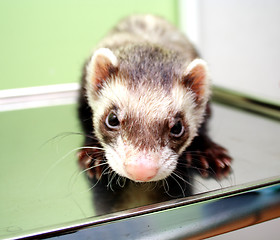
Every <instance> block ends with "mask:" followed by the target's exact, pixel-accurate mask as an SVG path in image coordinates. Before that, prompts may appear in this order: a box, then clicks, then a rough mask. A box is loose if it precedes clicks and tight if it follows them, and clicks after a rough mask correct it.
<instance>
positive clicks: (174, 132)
mask: <svg viewBox="0 0 280 240" xmlns="http://www.w3.org/2000/svg"><path fill="white" fill-rule="evenodd" d="M184 132H185V129H184V126H183V124H182V122H181V120H179V121H177V122H176V123H175V124H174V125H173V127H172V128H171V129H170V135H171V136H173V137H176V138H178V137H181V136H182V135H183V134H184Z"/></svg>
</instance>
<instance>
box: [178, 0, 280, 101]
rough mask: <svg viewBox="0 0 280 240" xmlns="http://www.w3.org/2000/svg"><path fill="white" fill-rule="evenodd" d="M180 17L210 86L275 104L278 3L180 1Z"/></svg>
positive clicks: (279, 89)
mask: <svg viewBox="0 0 280 240" xmlns="http://www.w3.org/2000/svg"><path fill="white" fill-rule="evenodd" d="M180 16H181V27H182V29H183V31H184V32H186V34H187V35H188V36H189V37H190V39H191V40H192V41H193V42H194V43H195V45H196V46H197V48H198V50H199V52H200V53H201V56H202V57H203V58H204V59H206V60H207V61H208V63H209V65H210V70H211V73H212V79H213V82H214V84H216V85H218V86H222V87H226V88H230V89H233V90H236V91H239V92H241V93H243V94H246V95H251V96H253V97H254V98H257V99H260V100H264V101H267V102H272V103H274V104H276V105H278V106H280V1H278V0H245V1H244V0H211V1H209V0H181V1H180Z"/></svg>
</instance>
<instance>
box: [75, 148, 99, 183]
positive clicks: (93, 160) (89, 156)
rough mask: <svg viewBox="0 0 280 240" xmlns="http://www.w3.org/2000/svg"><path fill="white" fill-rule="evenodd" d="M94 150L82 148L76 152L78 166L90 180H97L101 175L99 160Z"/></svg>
mask: <svg viewBox="0 0 280 240" xmlns="http://www.w3.org/2000/svg"><path fill="white" fill-rule="evenodd" d="M96 153H97V151H96V149H91V148H84V149H81V150H80V151H79V152H78V160H79V165H80V167H81V168H82V169H84V170H85V172H86V173H87V175H88V177H89V178H90V179H93V178H96V179H97V180H99V178H100V177H101V173H102V166H100V163H101V160H100V159H98V158H97V157H96V156H95V155H96Z"/></svg>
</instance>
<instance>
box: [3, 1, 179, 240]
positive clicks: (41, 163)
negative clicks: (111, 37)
mask: <svg viewBox="0 0 280 240" xmlns="http://www.w3.org/2000/svg"><path fill="white" fill-rule="evenodd" d="M133 13H154V14H157V15H161V16H164V17H165V18H167V19H168V20H170V21H171V22H173V23H175V24H176V23H177V1H174V0H164V1H162V0H153V1H150V0H121V1H116V0H110V1H109V0H103V1H100V0H99V1H97V0H67V1H66V0H59V1H57V0H44V1H43V0H1V1H0V19H1V20H0V31H1V37H0V76H1V80H0V90H1V89H11V88H22V87H31V86H43V85H50V84H60V83H74V82H78V81H79V78H80V75H81V68H82V65H83V63H84V61H85V59H86V58H87V57H88V56H89V54H90V53H91V51H92V49H93V48H94V46H95V44H96V43H97V42H98V40H99V39H101V38H102V36H104V34H106V32H107V31H108V30H109V29H110V28H111V27H112V26H113V25H114V24H115V23H116V22H117V21H118V20H119V19H120V18H123V17H125V16H127V15H130V14H133ZM0 95H1V92H0ZM0 126H1V127H0V146H1V151H0V162H1V168H0V199H1V200H0V239H2V238H5V237H15V236H22V235H24V234H32V233H35V232H38V230H43V229H49V228H56V227H57V226H59V225H60V226H61V225H63V224H66V223H67V222H72V221H77V220H83V219H85V218H87V217H91V216H94V215H95V210H94V208H93V203H92V193H91V192H90V190H89V185H88V182H87V181H86V178H85V175H84V174H80V170H79V168H78V166H77V157H76V150H75V149H76V148H78V147H80V146H81V145H82V140H83V138H82V137H81V136H79V135H75V134H68V133H69V132H80V128H79V122H78V119H77V117H76V105H64V106H56V107H44V108H36V109H25V110H18V111H10V112H1V113H0ZM57 136H58V137H57ZM50 226H52V227H50Z"/></svg>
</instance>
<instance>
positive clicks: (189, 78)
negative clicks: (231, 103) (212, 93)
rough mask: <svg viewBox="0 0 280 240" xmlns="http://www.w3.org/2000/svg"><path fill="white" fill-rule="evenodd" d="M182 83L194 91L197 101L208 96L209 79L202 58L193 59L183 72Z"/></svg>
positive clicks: (205, 64)
mask: <svg viewBox="0 0 280 240" xmlns="http://www.w3.org/2000/svg"><path fill="white" fill-rule="evenodd" d="M183 84H184V86H185V87H187V88H190V89H191V90H192V91H193V92H194V93H195V96H196V101H197V102H201V100H202V99H204V98H205V97H207V98H208V95H209V88H210V81H209V74H208V66H207V63H206V62H205V61H204V60H202V59H195V60H193V61H192V62H191V63H190V64H189V65H188V66H187V69H186V71H185V73H184V76H183Z"/></svg>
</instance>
